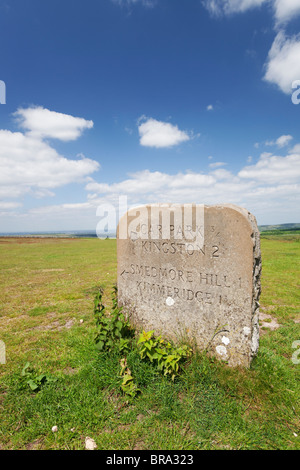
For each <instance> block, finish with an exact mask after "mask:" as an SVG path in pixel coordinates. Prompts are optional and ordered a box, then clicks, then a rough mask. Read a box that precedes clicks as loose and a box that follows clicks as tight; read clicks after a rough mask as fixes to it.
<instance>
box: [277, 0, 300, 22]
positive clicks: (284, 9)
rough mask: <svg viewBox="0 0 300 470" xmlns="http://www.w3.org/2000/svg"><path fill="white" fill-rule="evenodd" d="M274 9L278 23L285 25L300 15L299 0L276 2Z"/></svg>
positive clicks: (278, 0)
mask: <svg viewBox="0 0 300 470" xmlns="http://www.w3.org/2000/svg"><path fill="white" fill-rule="evenodd" d="M274 8H275V18H276V20H277V23H285V22H287V21H290V20H291V19H292V18H295V17H296V16H298V15H299V14H300V3H299V0H275V2H274Z"/></svg>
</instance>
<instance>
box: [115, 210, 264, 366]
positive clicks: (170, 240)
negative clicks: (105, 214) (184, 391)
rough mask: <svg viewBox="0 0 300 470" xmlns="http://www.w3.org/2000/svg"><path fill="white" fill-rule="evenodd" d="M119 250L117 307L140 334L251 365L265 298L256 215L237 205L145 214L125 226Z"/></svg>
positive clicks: (134, 213) (127, 218) (131, 214)
mask: <svg viewBox="0 0 300 470" xmlns="http://www.w3.org/2000/svg"><path fill="white" fill-rule="evenodd" d="M117 247H118V296H119V305H120V306H123V310H124V311H125V312H126V313H127V315H128V316H129V318H130V320H131V322H132V323H133V324H134V325H135V326H136V327H137V328H138V329H144V330H145V331H150V330H154V331H155V334H156V335H160V334H161V335H162V336H163V337H164V338H166V339H167V338H168V339H171V340H173V341H175V342H177V343H178V342H180V341H182V340H186V339H188V340H189V341H190V342H194V344H195V345H196V346H197V348H198V349H200V350H207V351H208V352H209V353H210V354H212V355H214V356H216V357H218V358H220V359H223V360H225V361H227V362H228V364H229V365H231V366H238V365H241V366H246V367H248V366H249V365H250V363H251V360H252V358H253V357H254V356H255V354H256V353H257V350H258V344H259V325H258V314H259V303H258V301H259V296H260V291H261V286H260V274H261V252H260V239H259V231H258V228H257V224H256V220H255V217H254V216H253V215H251V214H250V213H249V212H248V211H247V210H246V209H243V208H240V207H238V206H234V205H216V206H203V205H171V204H153V205H148V206H141V207H138V208H135V209H131V210H129V211H128V212H127V214H125V215H124V216H123V217H122V218H121V220H120V222H119V226H118V232H117Z"/></svg>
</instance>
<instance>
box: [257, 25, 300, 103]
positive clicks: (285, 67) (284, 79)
mask: <svg viewBox="0 0 300 470" xmlns="http://www.w3.org/2000/svg"><path fill="white" fill-rule="evenodd" d="M299 77H300V36H299V35H297V36H293V37H291V38H287V37H286V36H285V34H284V32H283V31H280V32H279V33H278V34H277V36H276V38H275V40H274V42H273V45H272V47H271V50H270V52H269V56H268V61H267V63H266V73H265V76H264V79H265V80H266V81H268V82H270V83H274V84H275V85H277V86H278V87H279V88H280V89H281V90H282V91H283V92H284V93H287V94H289V93H291V91H292V84H293V82H294V81H295V80H297V79H299Z"/></svg>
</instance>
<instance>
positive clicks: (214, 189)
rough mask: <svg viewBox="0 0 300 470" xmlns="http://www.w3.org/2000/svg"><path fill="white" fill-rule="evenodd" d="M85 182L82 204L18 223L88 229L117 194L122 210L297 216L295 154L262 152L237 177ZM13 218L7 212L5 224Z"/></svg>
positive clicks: (264, 219)
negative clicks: (203, 209)
mask: <svg viewBox="0 0 300 470" xmlns="http://www.w3.org/2000/svg"><path fill="white" fill-rule="evenodd" d="M88 179H89V182H88V183H87V185H86V191H87V200H86V201H83V202H78V203H74V204H59V205H52V206H46V207H38V208H34V209H31V210H30V211H28V212H27V213H26V214H24V215H23V219H22V220H23V221H24V224H26V223H27V224H29V230H32V227H33V226H35V225H34V224H36V226H38V224H41V223H43V224H44V225H43V226H45V227H48V229H56V230H57V229H58V228H57V227H59V226H61V229H62V230H64V229H67V228H69V229H70V230H72V229H76V228H77V229H79V228H87V227H88V228H89V229H93V228H95V227H96V225H97V223H98V222H99V216H98V217H97V216H96V210H97V208H98V206H99V205H105V207H107V205H108V204H110V205H113V207H114V209H115V211H116V213H118V204H119V198H120V196H127V202H128V207H131V206H136V205H140V204H147V203H157V202H169V203H198V204H220V203H233V204H237V205H240V206H242V207H246V208H247V209H248V210H250V211H251V212H252V213H253V214H254V215H255V216H256V217H257V219H258V221H259V223H285V222H295V221H296V222H297V221H298V219H299V216H300V211H299V207H300V184H299V182H300V153H295V154H292V155H288V156H286V157H278V156H275V155H272V154H270V153H264V154H262V155H261V157H260V159H259V161H258V162H257V163H256V164H253V165H248V166H245V167H244V168H242V169H241V171H240V172H237V173H233V172H231V171H228V170H225V169H224V168H215V169H211V170H209V171H208V172H191V171H186V172H179V173H176V174H169V173H164V172H160V171H150V170H144V171H140V172H137V173H133V174H130V175H128V177H127V178H126V179H124V180H123V181H120V182H118V183H112V184H108V183H105V182H97V181H95V180H93V179H92V178H91V177H89V178H88ZM8 209H9V208H7V210H8ZM11 210H13V207H11ZM0 212H1V205H0ZM13 216H14V215H13V212H12V213H11V219H10V220H12V219H13ZM2 220H3V219H2ZM74 221H76V223H75V225H74ZM115 221H116V222H117V220H115ZM47 224H48V225H47ZM51 224H52V225H51ZM24 226H25V225H24ZM110 228H111V227H110ZM113 228H114V227H113Z"/></svg>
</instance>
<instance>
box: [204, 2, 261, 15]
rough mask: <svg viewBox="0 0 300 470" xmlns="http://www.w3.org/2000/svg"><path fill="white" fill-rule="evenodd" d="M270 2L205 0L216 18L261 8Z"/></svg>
mask: <svg viewBox="0 0 300 470" xmlns="http://www.w3.org/2000/svg"><path fill="white" fill-rule="evenodd" d="M268 1H269V0H205V1H204V2H203V4H204V6H205V7H206V8H207V10H208V11H209V12H210V13H211V14H212V15H215V16H219V15H223V14H225V15H230V14H232V13H243V12H245V11H247V10H249V9H251V8H255V7H260V6H261V5H262V4H263V3H266V2H268Z"/></svg>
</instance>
